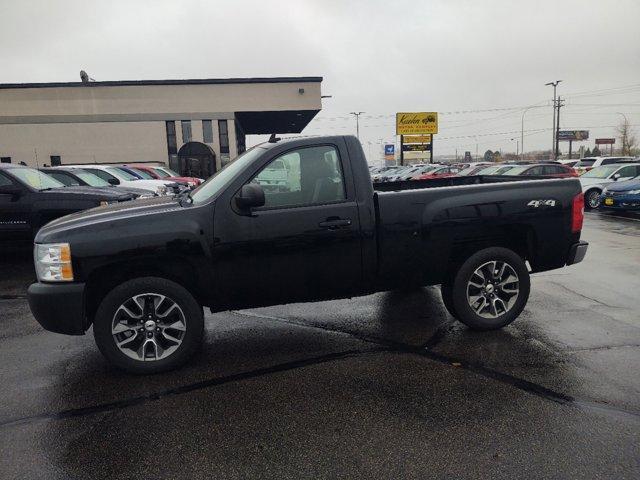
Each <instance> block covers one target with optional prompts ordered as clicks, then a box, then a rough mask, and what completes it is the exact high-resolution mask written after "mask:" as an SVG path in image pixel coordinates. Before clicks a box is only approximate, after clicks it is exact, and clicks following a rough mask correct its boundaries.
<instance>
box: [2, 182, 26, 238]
mask: <svg viewBox="0 0 640 480" xmlns="http://www.w3.org/2000/svg"><path fill="white" fill-rule="evenodd" d="M29 194H30V192H29V191H28V190H27V189H26V188H24V186H22V185H20V184H19V183H17V182H15V181H14V180H12V179H11V178H9V177H8V176H6V175H3V174H2V173H1V172H0V240H2V241H7V242H12V243H13V242H30V241H31V234H32V232H31V200H30V198H29V197H30V195H29Z"/></svg>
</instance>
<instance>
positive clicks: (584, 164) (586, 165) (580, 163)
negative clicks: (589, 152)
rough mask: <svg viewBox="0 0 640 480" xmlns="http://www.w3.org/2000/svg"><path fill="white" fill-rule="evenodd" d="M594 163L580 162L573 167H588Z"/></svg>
mask: <svg viewBox="0 0 640 480" xmlns="http://www.w3.org/2000/svg"><path fill="white" fill-rule="evenodd" d="M594 163H595V160H580V161H579V162H578V163H576V164H575V165H574V167H590V166H592V165H593V164H594Z"/></svg>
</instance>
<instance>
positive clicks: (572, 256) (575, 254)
mask: <svg viewBox="0 0 640 480" xmlns="http://www.w3.org/2000/svg"><path fill="white" fill-rule="evenodd" d="M588 247H589V244H588V243H587V242H583V241H579V242H578V243H574V244H573V245H571V248H570V249H569V257H568V258H567V265H573V264H575V263H580V262H581V261H582V260H583V259H584V257H585V255H586V254H587V248H588Z"/></svg>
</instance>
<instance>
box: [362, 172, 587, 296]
mask: <svg viewBox="0 0 640 480" xmlns="http://www.w3.org/2000/svg"><path fill="white" fill-rule="evenodd" d="M438 187H439V188H438ZM374 189H375V194H374V195H375V206H376V217H377V238H378V255H379V257H378V258H379V263H378V276H379V277H380V278H384V279H385V280H387V281H390V283H396V284H397V283H398V282H400V281H402V280H406V281H410V282H413V281H415V280H416V279H412V278H408V277H409V275H411V274H414V275H417V276H418V277H420V279H419V280H420V281H422V282H423V283H424V284H437V283H441V282H442V280H443V278H444V275H445V272H447V271H449V268H450V262H452V261H454V262H455V261H456V260H455V259H456V258H457V257H459V256H460V257H463V256H464V254H465V251H466V250H468V249H471V248H477V247H478V245H484V244H487V245H501V246H505V247H508V248H510V249H512V250H514V251H516V252H518V253H519V254H520V255H521V256H522V257H523V258H526V259H527V260H528V261H529V263H530V265H531V269H532V270H533V271H544V270H549V269H553V268H560V267H562V266H564V262H565V259H566V258H567V254H568V251H565V247H566V249H568V248H569V246H570V245H571V244H572V243H575V242H577V241H578V240H579V238H574V237H576V236H575V235H574V234H572V232H571V229H570V225H571V207H572V201H573V198H574V197H575V196H576V195H578V194H579V193H580V192H581V191H582V190H581V187H580V182H579V180H577V179H576V178H567V179H563V178H548V177H546V178H545V177H536V178H534V179H530V178H529V177H526V179H523V177H507V176H470V177H449V178H442V179H432V180H422V181H403V182H389V183H381V184H376V185H374ZM545 202H547V203H545ZM577 237H579V235H578V236H577ZM559 246H562V247H561V248H558V247H559ZM398 276H401V277H403V278H397V277H398Z"/></svg>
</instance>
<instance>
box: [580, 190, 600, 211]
mask: <svg viewBox="0 0 640 480" xmlns="http://www.w3.org/2000/svg"><path fill="white" fill-rule="evenodd" d="M601 194H602V192H600V190H596V189H593V190H589V191H588V192H587V193H586V194H585V195H584V208H585V209H586V210H593V209H595V208H598V207H599V206H600V195H601Z"/></svg>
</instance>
